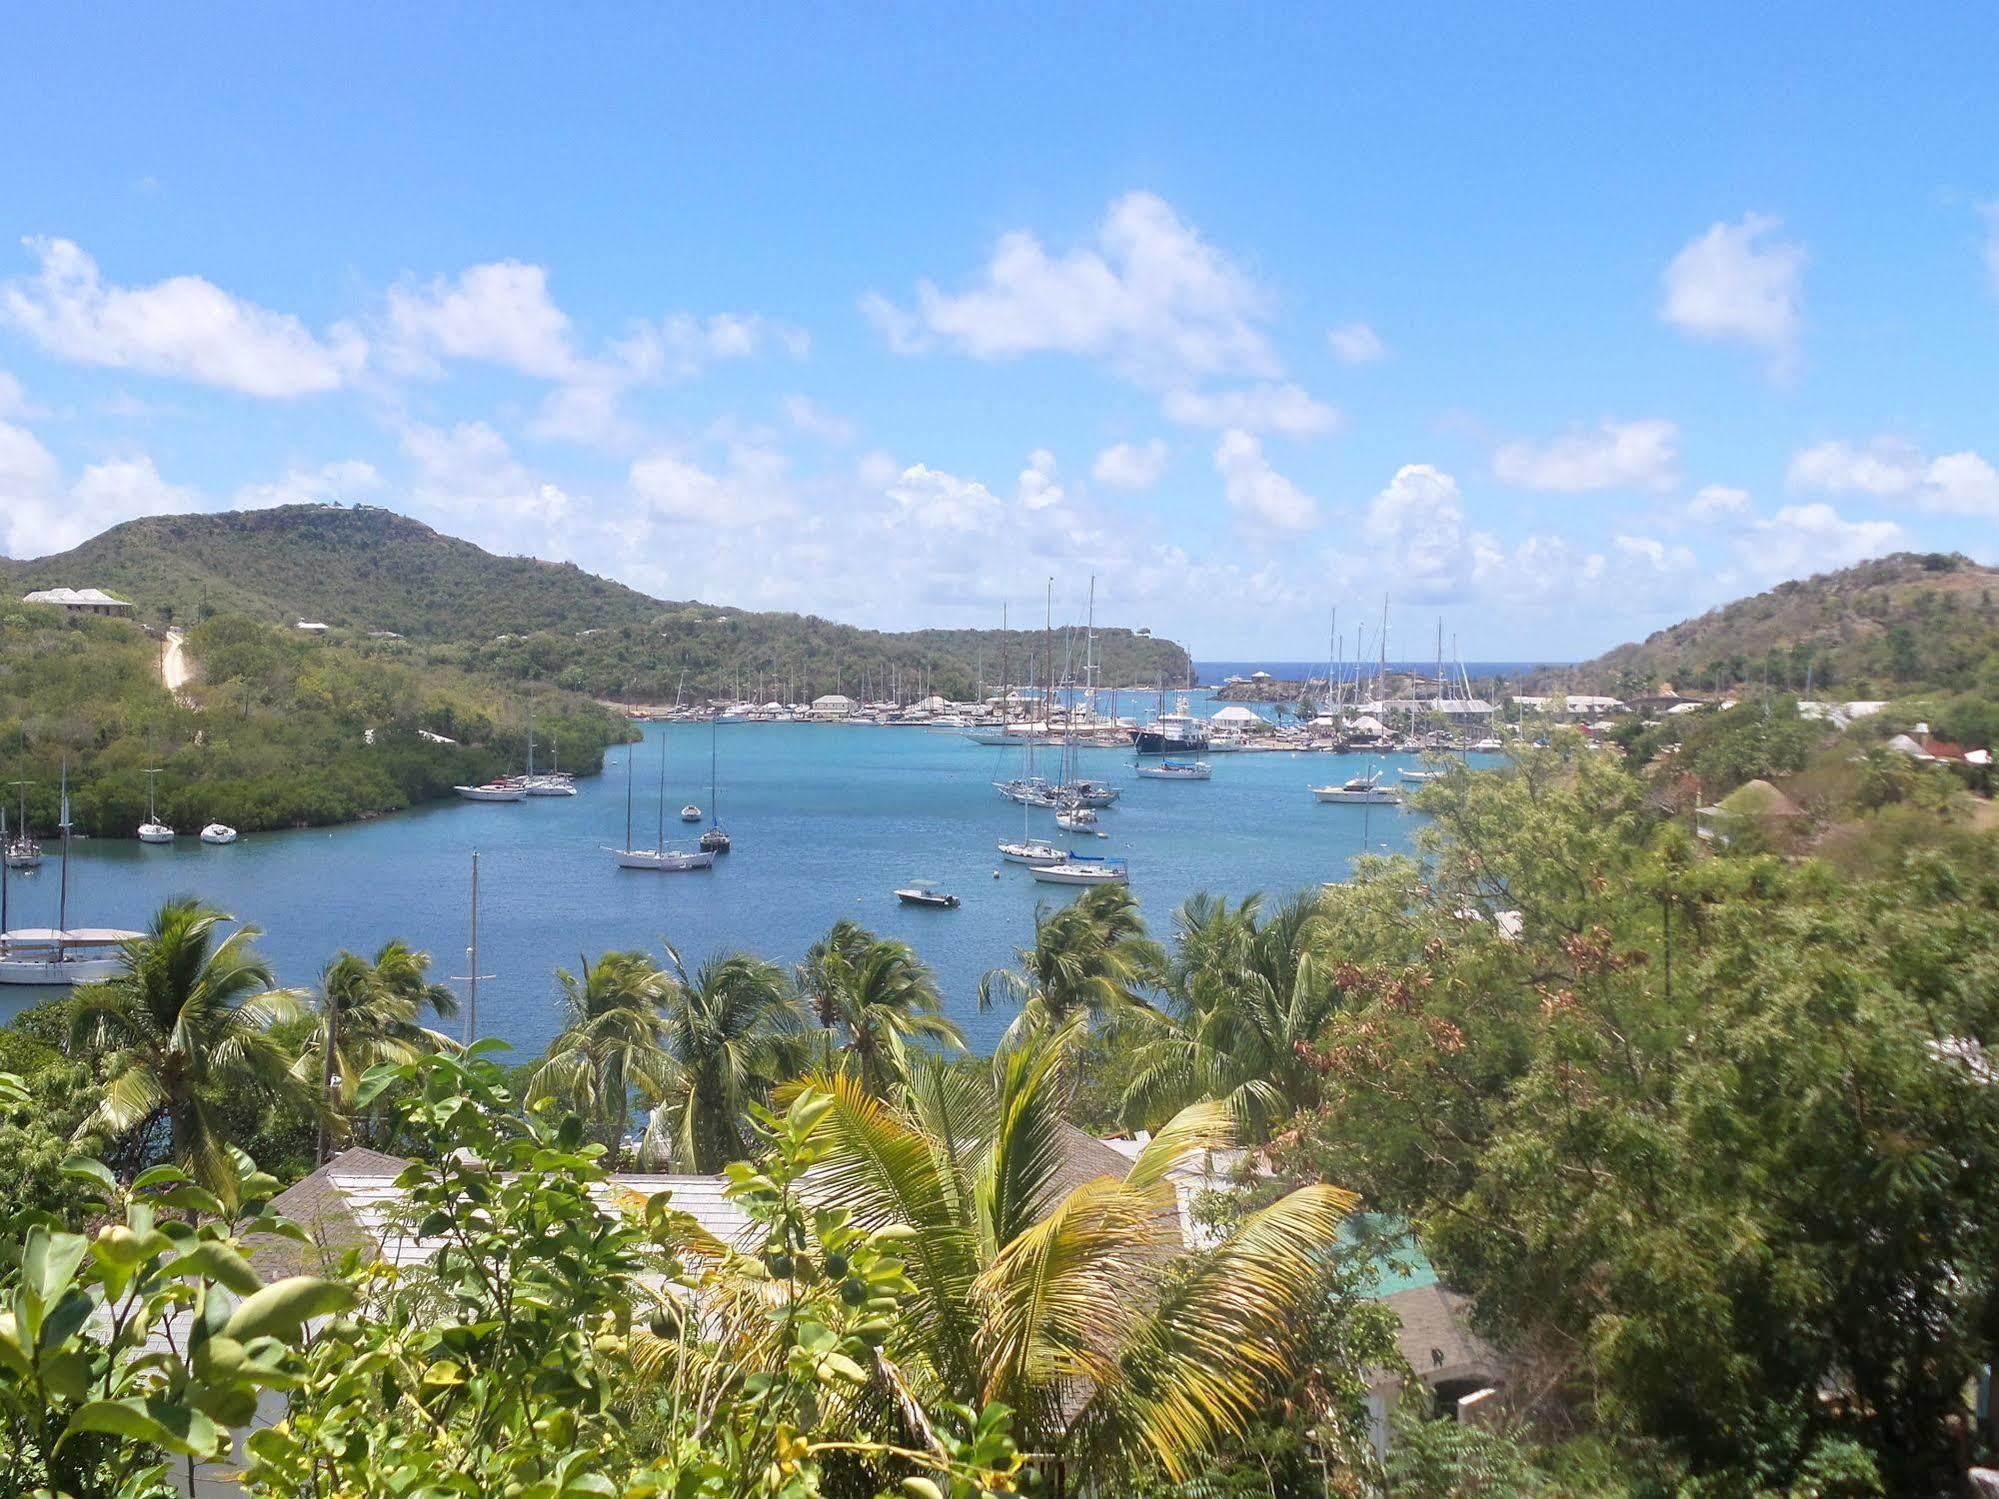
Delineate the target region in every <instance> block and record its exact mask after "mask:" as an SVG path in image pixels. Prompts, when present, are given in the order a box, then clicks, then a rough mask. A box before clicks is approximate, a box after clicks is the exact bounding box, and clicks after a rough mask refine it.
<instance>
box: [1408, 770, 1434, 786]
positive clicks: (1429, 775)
mask: <svg viewBox="0 0 1999 1499" xmlns="http://www.w3.org/2000/svg"><path fill="white" fill-rule="evenodd" d="M1396 775H1397V776H1398V777H1399V778H1400V779H1402V780H1405V781H1407V782H1409V784H1410V785H1412V786H1427V785H1429V784H1430V783H1431V782H1432V781H1441V780H1442V779H1443V778H1444V773H1443V772H1442V771H1441V770H1406V769H1405V770H1398V771H1397V772H1396Z"/></svg>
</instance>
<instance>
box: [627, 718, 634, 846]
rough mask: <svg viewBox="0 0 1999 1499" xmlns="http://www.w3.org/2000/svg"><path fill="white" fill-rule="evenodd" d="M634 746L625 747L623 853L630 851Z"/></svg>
mask: <svg viewBox="0 0 1999 1499" xmlns="http://www.w3.org/2000/svg"><path fill="white" fill-rule="evenodd" d="M635 748H636V747H635V746H633V745H629V744H628V745H626V746H625V852H626V853H630V852H631V851H632V755H633V754H634V752H635Z"/></svg>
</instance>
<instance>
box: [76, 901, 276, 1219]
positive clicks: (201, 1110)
mask: <svg viewBox="0 0 1999 1499" xmlns="http://www.w3.org/2000/svg"><path fill="white" fill-rule="evenodd" d="M234 919H235V918H234V917H232V916H230V915H228V914H227V913H225V912H223V911H219V910H217V909H216V908H215V907H213V906H206V905H203V904H201V902H199V901H197V900H193V899H191V898H180V899H175V900H170V901H168V902H167V903H166V904H165V905H163V906H161V907H160V908H159V910H158V911H156V912H154V913H153V919H152V923H151V925H150V926H149V927H148V929H147V931H146V933H145V935H144V936H141V937H138V938H136V939H134V940H133V941H131V942H129V943H127V944H126V946H125V949H124V951H123V952H122V953H121V954H120V956H119V960H118V961H119V969H120V971H119V973H118V975H117V976H116V977H115V978H111V979H107V980H106V981H105V982H103V983H101V984H92V985H90V986H89V987H87V988H84V989H82V990H80V991H78V993H77V996H76V1002H75V1009H74V1011H73V1013H72V1017H71V1032H70V1042H71V1045H72V1046H74V1047H77V1048H88V1049H89V1050H92V1051H95V1052H97V1053H99V1054H102V1055H105V1056H106V1057H107V1058H108V1067H109V1076H108V1077H107V1078H106V1079H105V1083H104V1097H103V1098H102V1099H101V1100H100V1101H99V1103H98V1105H97V1108H96V1109H95V1110H94V1111H93V1112H92V1113H91V1115H90V1117H89V1118H88V1119H86V1120H85V1121H84V1123H83V1125H82V1126H81V1128H80V1130H79V1131H78V1133H79V1135H81V1134H82V1133H84V1132H87V1131H95V1130H103V1131H108V1132H110V1133H112V1134H118V1135H122V1134H124V1133H126V1132H127V1131H130V1130H135V1129H139V1128H141V1127H143V1126H145V1125H147V1124H149V1123H151V1122H153V1121H154V1120H163V1121H164V1122H165V1124H166V1128H167V1153H168V1156H169V1158H170V1159H171V1160H172V1161H173V1162H174V1163H175V1164H176V1165H179V1166H182V1167H184V1168H186V1169H187V1170H188V1171H189V1172H190V1173H191V1174H192V1175H193V1176H194V1177H195V1179H196V1180H198V1181H200V1182H201V1183H203V1184H204V1185H206V1186H207V1187H209V1188H210V1189H211V1190H213V1191H215V1192H216V1193H217V1195H219V1196H222V1197H223V1198H225V1200H227V1199H230V1198H232V1197H233V1193H234V1187H235V1183H236V1180H237V1170H236V1163H235V1161H234V1159H233V1158H232V1156H231V1150H230V1147H231V1146H232V1144H233V1143H234V1142H232V1141H231V1140H229V1139H228V1138H227V1137H226V1135H225V1133H224V1126H223V1124H222V1114H221V1111H220V1109H219V1108H218V1107H217V1105H218V1103H219V1102H220V1100H221V1099H222V1098H223V1097H224V1096H226V1095H241V1094H244V1093H249V1094H253V1095H255V1094H261V1095H264V1096H266V1097H268V1098H271V1099H273V1100H278V1099H299V1100H301V1101H302V1100H303V1098H304V1097H305V1094H304V1092H303V1090H302V1089H301V1088H300V1087H299V1086H298V1084H297V1083H296V1082H295V1081H294V1079H293V1078H292V1076H291V1072H290V1069H289V1065H288V1064H289V1060H290V1059H289V1058H288V1057H287V1056H286V1055H285V1052H284V1050H283V1048H282V1047H280V1046H279V1045H278V1043H277V1042H276V1041H275V1040H274V1039H273V1038H272V1036H271V1033H270V1027H271V1026H272V1025H273V1024H274V1023H276V1022H279V1021H284V1020H292V1019H296V1018H297V1017H298V1016H299V1014H300V1013H301V999H302V996H301V995H300V994H299V992H298V991H297V990H295V989H279V988H275V987H274V986H273V984H272V979H271V970H270V966H269V965H268V964H267V963H265V962H264V960H263V959H262V958H260V957H258V956H257V954H256V952H255V950H254V949H253V948H252V945H251V944H252V943H253V942H254V941H255V940H256V938H257V936H258V931H257V928H255V927H254V926H241V927H238V928H237V929H236V930H235V931H233V932H231V933H230V934H229V935H228V936H226V937H221V939H220V940H219V941H218V940H217V937H218V928H219V927H221V926H222V924H223V923H224V922H228V921H233V920H234Z"/></svg>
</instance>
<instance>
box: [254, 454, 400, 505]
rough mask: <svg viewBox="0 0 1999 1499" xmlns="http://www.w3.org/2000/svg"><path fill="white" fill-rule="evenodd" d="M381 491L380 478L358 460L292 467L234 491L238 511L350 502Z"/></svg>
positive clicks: (350, 459)
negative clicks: (330, 501) (272, 476)
mask: <svg viewBox="0 0 1999 1499" xmlns="http://www.w3.org/2000/svg"><path fill="white" fill-rule="evenodd" d="M381 487H382V476H381V474H380V473H378V472H377V471H376V469H375V465H374V464H372V463H364V462H362V461H361V460H360V459H358V458H347V459H342V460H341V461H339V462H337V463H324V464H321V465H320V466H319V467H318V468H303V467H299V466H296V465H294V466H293V467H291V468H288V469H286V470H285V472H284V473H283V474H281V475H279V476H278V477H277V478H275V479H270V480H266V481H265V482H263V483H259V484H246V485H244V486H243V487H242V488H241V489H239V490H237V491H236V497H235V501H234V503H235V505H236V508H237V509H239V510H264V509H268V508H270V507H271V506H273V505H311V504H323V503H325V502H326V501H329V500H351V499H353V498H354V497H355V496H356V495H364V494H373V493H375V492H376V491H377V490H379V489H380V488H381Z"/></svg>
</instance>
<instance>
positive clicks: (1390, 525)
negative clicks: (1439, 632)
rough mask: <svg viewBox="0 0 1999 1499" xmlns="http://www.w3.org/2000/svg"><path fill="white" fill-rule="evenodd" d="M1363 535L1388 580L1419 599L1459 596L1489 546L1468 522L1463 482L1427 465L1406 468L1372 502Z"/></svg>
mask: <svg viewBox="0 0 1999 1499" xmlns="http://www.w3.org/2000/svg"><path fill="white" fill-rule="evenodd" d="M1362 532H1363V534H1364V535H1365V536H1366V538H1367V539H1368V540H1369V541H1371V542H1372V543H1374V545H1375V547H1376V548H1377V549H1378V550H1379V551H1380V553H1381V554H1382V559H1383V562H1384V564H1385V566H1386V569H1387V575H1388V576H1390V577H1392V578H1394V579H1396V584H1397V587H1399V588H1405V589H1406V590H1407V593H1408V596H1409V597H1410V598H1412V599H1418V600H1437V599H1447V598H1453V597H1456V596H1457V595H1458V594H1459V593H1460V592H1462V591H1463V589H1464V587H1465V585H1466V584H1467V583H1469V582H1470V580H1471V578H1472V576H1473V574H1474V573H1475V572H1476V570H1477V568H1478V564H1479V557H1480V554H1481V553H1484V552H1488V551H1490V550H1491V544H1490V542H1488V541H1486V540H1484V539H1482V538H1478V537H1475V536H1474V535H1473V533H1472V531H1471V528H1470V527H1469V525H1468V524H1467V523H1466V520H1465V509H1464V502H1463V497H1462V496H1461V495H1460V494H1459V492H1458V481H1457V480H1456V479H1454V478H1452V477H1451V476H1450V475H1449V474H1447V473H1445V472H1444V471H1443V470H1442V469H1440V468H1436V467H1434V466H1433V465H1431V464H1428V463H1409V464H1404V465H1403V466H1402V467H1401V468H1399V469H1397V470H1396V471H1395V477H1394V478H1393V479H1391V480H1389V482H1388V485H1387V487H1386V488H1385V489H1383V490H1381V491H1380V492H1379V493H1378V494H1376V495H1375V497H1374V498H1373V499H1372V500H1371V501H1369V502H1368V507H1367V516H1366V519H1365V520H1364V521H1363V523H1362Z"/></svg>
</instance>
